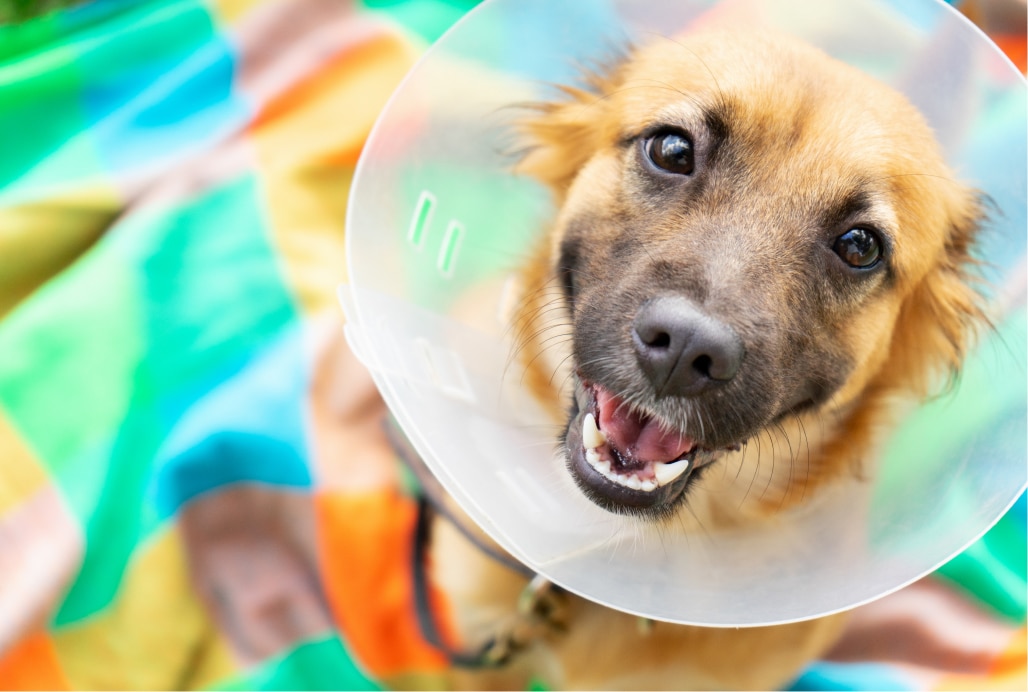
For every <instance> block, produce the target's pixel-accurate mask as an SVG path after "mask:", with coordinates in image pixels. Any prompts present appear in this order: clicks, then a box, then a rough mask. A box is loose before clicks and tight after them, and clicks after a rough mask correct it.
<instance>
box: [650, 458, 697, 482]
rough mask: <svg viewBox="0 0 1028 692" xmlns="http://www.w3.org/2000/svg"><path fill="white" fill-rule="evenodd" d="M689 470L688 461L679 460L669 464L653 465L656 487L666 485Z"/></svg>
mask: <svg viewBox="0 0 1028 692" xmlns="http://www.w3.org/2000/svg"><path fill="white" fill-rule="evenodd" d="M688 468H689V460H688V459H681V460H679V461H676V462H673V463H670V464H654V465H653V475H654V476H656V477H657V485H667V484H668V483H670V482H671V481H673V480H675V479H676V478H678V477H679V476H681V475H682V474H683V473H685V472H686V470H688Z"/></svg>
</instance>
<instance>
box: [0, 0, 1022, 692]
mask: <svg viewBox="0 0 1028 692" xmlns="http://www.w3.org/2000/svg"><path fill="white" fill-rule="evenodd" d="M474 4H475V3H474V0H365V1H364V2H356V1H346V0H293V1H289V2H286V1H284V0H279V1H276V0H207V1H204V0H146V1H143V2H137V1H129V0H95V1H94V2H91V3H87V4H83V5H80V6H76V7H73V8H71V9H66V10H62V11H59V12H57V13H52V14H48V15H46V16H43V17H39V18H36V19H33V20H30V21H27V22H24V23H21V24H18V25H9V26H2V27H0V152H2V154H0V317H2V319H0V688H2V689H68V688H106V689H121V688H149V689H166V688H213V689H331V688H346V689H378V688H380V687H390V686H393V685H399V684H403V685H406V686H411V685H414V686H420V687H424V688H431V687H435V686H438V685H439V684H441V678H440V675H439V674H440V672H441V671H442V670H443V669H444V668H445V666H446V665H447V664H446V661H445V660H444V658H443V657H442V656H441V655H440V654H439V652H437V651H435V650H434V649H433V648H432V647H431V646H429V645H428V644H426V643H425V642H424V641H422V639H421V637H420V634H419V632H418V631H417V628H416V625H415V623H414V620H413V617H412V610H411V609H412V599H411V585H410V577H409V569H408V564H407V555H408V550H409V542H410V533H411V528H412V524H413V520H414V505H413V503H412V500H411V496H410V492H409V490H408V489H407V488H408V485H407V484H406V483H405V481H404V478H403V477H402V476H401V474H400V472H399V471H398V470H397V467H396V465H395V463H394V460H393V458H392V456H391V454H390V452H389V450H388V447H387V446H386V444H385V442H384V440H383V439H382V437H381V428H380V426H379V421H380V419H381V416H382V415H383V413H384V411H383V410H382V408H381V404H380V403H379V402H377V400H376V398H375V395H374V391H373V387H372V385H371V383H370V381H369V380H368V377H367V375H366V373H363V372H362V371H361V369H360V368H359V366H357V365H356V364H355V362H354V361H353V359H352V357H351V356H349V354H348V353H347V351H346V349H345V345H344V344H342V343H341V340H340V337H339V334H340V320H341V316H340V315H339V312H338V310H337V308H336V306H335V300H334V291H335V287H336V285H337V284H338V283H339V282H340V281H342V280H345V273H346V270H345V264H344V256H343V237H344V236H343V232H344V224H343V219H344V213H345V209H346V202H347V194H348V188H349V183H350V180H351V177H352V175H353V170H354V165H355V164H356V161H357V157H358V155H359V153H360V149H361V145H362V142H363V140H364V138H365V137H366V135H367V133H368V131H369V129H370V127H371V125H372V123H373V122H374V119H375V117H376V115H377V113H378V111H379V110H380V109H381V108H382V106H383V105H384V103H385V101H386V99H387V98H388V96H389V94H390V93H391V91H392V89H393V88H394V87H395V86H396V85H397V84H398V82H399V81H400V79H401V78H402V76H403V75H404V74H405V72H406V71H407V70H408V69H409V68H410V66H411V65H412V64H413V62H414V61H415V60H416V59H417V57H418V56H419V55H420V53H421V52H422V51H423V50H424V48H425V46H426V45H427V43H428V42H430V41H432V40H434V39H435V38H437V37H438V36H439V35H440V34H441V33H442V31H444V30H445V29H446V28H447V27H448V26H449V25H450V24H452V22H453V21H455V20H456V19H457V18H459V17H460V15H461V14H462V13H463V12H465V11H467V9H469V8H470V7H471V6H472V5H474ZM990 31H992V33H993V34H994V35H995V36H996V37H997V38H998V39H999V40H1000V43H1001V44H1002V45H1003V46H1004V47H1005V48H1006V49H1007V50H1008V53H1009V54H1010V55H1011V56H1012V57H1013V58H1014V59H1015V60H1019V61H1020V67H1021V69H1022V70H1023V69H1024V27H1023V26H1021V27H1020V28H1019V30H1018V27H1016V26H1015V27H1014V28H1013V29H1011V30H1009V31H1007V30H1006V28H1004V27H1002V26H1000V27H999V28H996V27H993V28H992V29H990ZM1025 545H1026V520H1025V499H1024V498H1023V497H1022V499H1021V500H1020V501H1019V502H1018V504H1017V505H1016V506H1015V507H1014V509H1013V510H1011V512H1010V513H1009V514H1008V515H1007V516H1006V517H1004V518H1003V519H1002V520H1001V521H1000V522H999V524H997V526H996V527H995V528H994V529H992V530H991V531H990V532H989V533H988V534H987V535H986V536H985V537H984V538H983V539H982V540H981V541H979V542H978V543H976V544H975V545H974V546H972V548H971V549H969V550H968V551H967V552H966V553H965V554H963V555H961V556H960V557H958V558H956V559H955V560H953V561H952V562H950V563H949V564H948V565H946V566H945V567H943V568H942V569H941V570H939V572H938V573H937V574H935V575H933V576H931V577H928V578H926V579H924V580H922V581H921V582H919V583H917V584H915V585H913V586H911V587H909V588H907V589H904V590H902V591H900V592H899V593H897V594H894V595H892V596H890V597H887V598H885V599H883V600H881V601H878V602H876V603H874V604H871V605H869V606H866V607H864V608H861V609H859V610H858V611H857V613H856V616H855V617H854V620H853V623H852V625H851V627H850V629H849V631H848V632H847V634H846V636H845V637H844V639H843V641H842V642H840V644H839V645H838V647H836V649H835V650H833V651H832V652H831V653H830V654H829V656H828V658H827V659H826V660H825V661H822V662H818V663H816V664H814V665H813V666H811V668H810V669H809V670H808V671H806V672H805V673H804V674H803V675H802V676H801V677H800V678H799V679H798V680H797V681H796V682H795V684H794V689H938V690H943V689H987V688H988V689H1000V688H1004V689H1024V688H1025V686H1026V679H1025V675H1026V663H1025V658H1026V649H1025V647H1026V634H1025V632H1026V629H1025V615H1026V604H1025V601H1026V598H1025V593H1026V574H1025V572H1026V570H1025V564H1026V549H1025ZM434 605H435V606H436V609H437V612H438V614H439V616H440V617H441V618H442V619H443V620H444V621H445V617H446V603H445V602H444V599H443V598H442V596H441V595H439V594H436V595H435V601H434Z"/></svg>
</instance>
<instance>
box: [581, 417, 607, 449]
mask: <svg viewBox="0 0 1028 692" xmlns="http://www.w3.org/2000/svg"><path fill="white" fill-rule="evenodd" d="M606 442H607V438H606V437H604V435H603V433H601V432H600V429H599V428H598V427H597V426H596V418H595V417H594V416H593V414H591V413H587V414H585V418H584V419H582V445H583V446H584V447H585V448H586V449H596V448H597V447H602V446H603V445H604V444H606Z"/></svg>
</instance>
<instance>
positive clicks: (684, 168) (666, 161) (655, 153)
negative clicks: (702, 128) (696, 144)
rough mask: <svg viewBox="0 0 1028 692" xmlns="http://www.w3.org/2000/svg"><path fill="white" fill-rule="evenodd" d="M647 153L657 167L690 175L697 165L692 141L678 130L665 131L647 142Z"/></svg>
mask: <svg viewBox="0 0 1028 692" xmlns="http://www.w3.org/2000/svg"><path fill="white" fill-rule="evenodd" d="M646 155H647V156H649V158H650V161H652V162H653V164H654V165H655V166H656V167H657V168H661V169H663V170H665V171H667V172H669V173H677V174H679V175H689V174H690V173H692V172H693V168H694V167H695V165H696V161H695V155H694V153H693V147H692V142H691V141H690V140H689V138H688V137H686V136H685V135H683V134H680V133H678V132H663V133H661V134H658V135H655V136H653V137H651V138H650V139H649V140H648V141H647V142H646Z"/></svg>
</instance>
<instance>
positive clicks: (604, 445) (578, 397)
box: [565, 380, 716, 513]
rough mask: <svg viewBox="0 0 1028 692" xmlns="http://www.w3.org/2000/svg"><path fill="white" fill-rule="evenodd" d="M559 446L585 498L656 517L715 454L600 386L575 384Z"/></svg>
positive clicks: (681, 496) (609, 508) (675, 498)
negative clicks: (564, 450) (562, 445)
mask: <svg viewBox="0 0 1028 692" xmlns="http://www.w3.org/2000/svg"><path fill="white" fill-rule="evenodd" d="M575 409H576V410H575V411H573V415H572V416H571V422H570V424H569V427H568V432H567V436H566V439H565V444H566V446H567V450H568V455H567V462H568V468H569V469H570V471H571V474H572V477H573V478H574V479H575V481H576V482H577V483H578V485H579V486H580V487H581V488H582V490H583V491H584V492H585V494H586V495H587V496H588V497H589V498H590V499H591V500H593V502H595V503H596V504H598V505H600V506H601V507H603V508H604V509H607V510H610V511H613V512H625V511H635V512H641V513H653V512H654V511H655V512H657V513H660V512H661V511H663V510H667V509H670V508H671V507H673V506H674V505H675V504H676V503H677V502H678V501H680V500H681V498H683V497H684V495H685V491H686V489H687V487H688V486H689V483H690V482H691V481H693V480H695V479H696V478H697V474H696V471H697V470H699V469H700V468H701V467H703V466H706V465H707V464H709V463H710V462H711V461H712V460H713V459H714V457H715V456H716V454H715V452H714V450H710V449H707V448H705V447H704V446H703V445H702V444H701V443H700V442H699V441H697V440H696V439H694V438H692V437H689V436H688V435H686V434H684V433H682V432H680V431H676V430H672V429H669V428H668V427H667V426H665V425H664V424H663V423H662V422H661V421H659V420H657V419H656V418H654V417H652V416H649V415H647V414H645V413H640V412H638V411H636V410H634V409H633V407H631V406H629V405H628V403H627V402H625V401H624V400H623V399H621V398H620V397H618V396H617V395H615V394H614V393H613V392H611V391H610V390H608V389H606V388H604V387H602V386H601V385H597V384H592V383H589V382H585V381H583V380H580V381H579V382H578V386H577V389H576V394H575Z"/></svg>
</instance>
